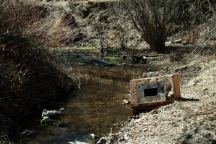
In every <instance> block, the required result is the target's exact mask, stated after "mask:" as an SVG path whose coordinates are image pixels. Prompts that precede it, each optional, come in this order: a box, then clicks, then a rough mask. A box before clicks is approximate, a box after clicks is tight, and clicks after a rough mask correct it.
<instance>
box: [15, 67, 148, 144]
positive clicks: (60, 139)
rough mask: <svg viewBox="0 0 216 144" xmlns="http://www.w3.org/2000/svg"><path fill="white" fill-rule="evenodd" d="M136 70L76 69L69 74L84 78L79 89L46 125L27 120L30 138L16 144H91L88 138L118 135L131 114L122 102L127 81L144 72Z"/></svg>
mask: <svg viewBox="0 0 216 144" xmlns="http://www.w3.org/2000/svg"><path fill="white" fill-rule="evenodd" d="M144 67H145V66H144V65H143V66H139V68H131V67H128V68H122V67H119V66H118V67H112V68H98V67H96V66H92V65H91V66H79V67H76V68H75V69H73V70H72V71H71V73H73V74H79V75H82V76H84V78H83V77H82V79H80V81H79V84H78V85H79V87H80V89H79V90H78V91H77V92H76V93H75V94H74V93H73V94H71V96H70V98H69V99H68V100H67V101H66V102H64V103H62V104H59V105H58V106H59V108H60V107H64V108H65V111H64V112H63V114H62V115H61V116H59V117H57V118H55V121H54V122H52V123H50V124H43V125H41V124H40V119H34V120H30V121H31V122H32V125H31V124H28V126H27V127H26V128H27V129H33V130H35V131H36V134H35V135H33V136H22V137H21V138H20V139H18V140H17V143H20V144H25V143H26V144H65V143H68V142H77V143H78V142H86V143H94V142H95V141H94V140H93V139H92V138H91V137H90V134H95V135H98V136H103V135H106V134H108V133H109V132H110V131H111V129H112V131H118V130H119V129H120V128H121V124H122V123H123V122H125V121H127V120H128V119H129V118H130V117H131V116H132V112H131V109H130V107H129V106H126V105H123V104H122V103H123V100H124V99H126V98H127V94H128V93H129V91H128V90H129V80H130V79H132V78H137V76H138V75H140V74H141V73H142V71H143V69H144Z"/></svg>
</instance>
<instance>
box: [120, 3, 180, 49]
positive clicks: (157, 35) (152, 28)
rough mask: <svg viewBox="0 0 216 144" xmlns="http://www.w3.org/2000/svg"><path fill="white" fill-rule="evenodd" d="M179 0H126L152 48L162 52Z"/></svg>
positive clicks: (143, 35) (139, 30) (126, 5)
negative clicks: (168, 26) (168, 27)
mask: <svg viewBox="0 0 216 144" xmlns="http://www.w3.org/2000/svg"><path fill="white" fill-rule="evenodd" d="M178 4H179V0H126V1H124V2H122V6H123V7H124V9H126V11H127V14H128V16H129V18H130V19H131V20H132V22H133V24H134V25H135V27H136V29H137V30H138V32H139V33H140V34H141V36H142V38H143V39H144V40H145V41H146V42H147V43H149V45H150V47H151V49H152V50H154V51H157V52H161V51H163V50H164V48H165V41H166V38H167V35H168V29H167V25H168V24H169V22H170V20H171V19H172V16H173V14H174V13H175V11H176V10H177V7H178Z"/></svg>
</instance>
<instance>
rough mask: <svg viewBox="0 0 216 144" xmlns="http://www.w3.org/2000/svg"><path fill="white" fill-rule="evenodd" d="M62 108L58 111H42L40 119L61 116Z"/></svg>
mask: <svg viewBox="0 0 216 144" xmlns="http://www.w3.org/2000/svg"><path fill="white" fill-rule="evenodd" d="M63 110H64V108H60V109H59V110H47V109H43V112H42V117H46V116H47V117H50V116H55V115H60V114H62V112H63Z"/></svg>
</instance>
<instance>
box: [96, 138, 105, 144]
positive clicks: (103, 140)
mask: <svg viewBox="0 0 216 144" xmlns="http://www.w3.org/2000/svg"><path fill="white" fill-rule="evenodd" d="M106 142H107V140H106V138H105V137H102V138H100V139H99V141H98V142H97V144H106Z"/></svg>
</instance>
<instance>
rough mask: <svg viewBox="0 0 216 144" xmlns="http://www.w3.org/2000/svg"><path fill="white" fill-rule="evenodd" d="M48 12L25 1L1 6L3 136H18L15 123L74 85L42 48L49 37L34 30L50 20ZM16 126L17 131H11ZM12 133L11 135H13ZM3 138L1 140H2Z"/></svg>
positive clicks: (0, 128) (0, 129)
mask: <svg viewBox="0 0 216 144" xmlns="http://www.w3.org/2000/svg"><path fill="white" fill-rule="evenodd" d="M49 16H50V12H49V10H48V9H47V8H44V7H42V6H38V5H31V4H26V3H24V1H19V0H17V1H10V0H4V1H3V2H2V3H1V4H0V32H1V34H0V113H1V115H0V124H1V125H0V132H2V133H6V134H7V132H6V131H7V130H8V131H9V132H13V133H15V132H16V131H14V129H16V128H14V124H13V121H14V122H17V121H21V119H22V118H23V117H25V116H26V115H29V114H31V113H32V112H35V111H37V110H39V109H41V108H43V106H44V104H45V103H46V104H49V103H51V102H53V101H55V100H58V99H61V98H62V96H61V95H65V94H66V93H67V92H69V91H70V90H72V89H73V86H72V81H71V79H70V78H69V77H67V76H66V75H65V73H64V71H63V70H62V69H61V68H59V67H56V66H57V63H56V62H57V61H58V60H56V59H55V58H54V56H53V55H52V54H51V53H49V51H48V50H47V49H45V48H44V47H43V45H42V44H47V43H46V41H47V39H45V42H44V40H43V39H42V38H45V36H46V34H44V33H43V31H42V29H40V31H38V30H35V29H33V27H35V26H36V25H38V27H39V26H41V25H39V24H44V23H43V22H44V21H46V20H47V18H49ZM11 126H13V128H14V129H12V130H11V129H10V127H11ZM10 130H11V131H10ZM0 138H1V137H0Z"/></svg>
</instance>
